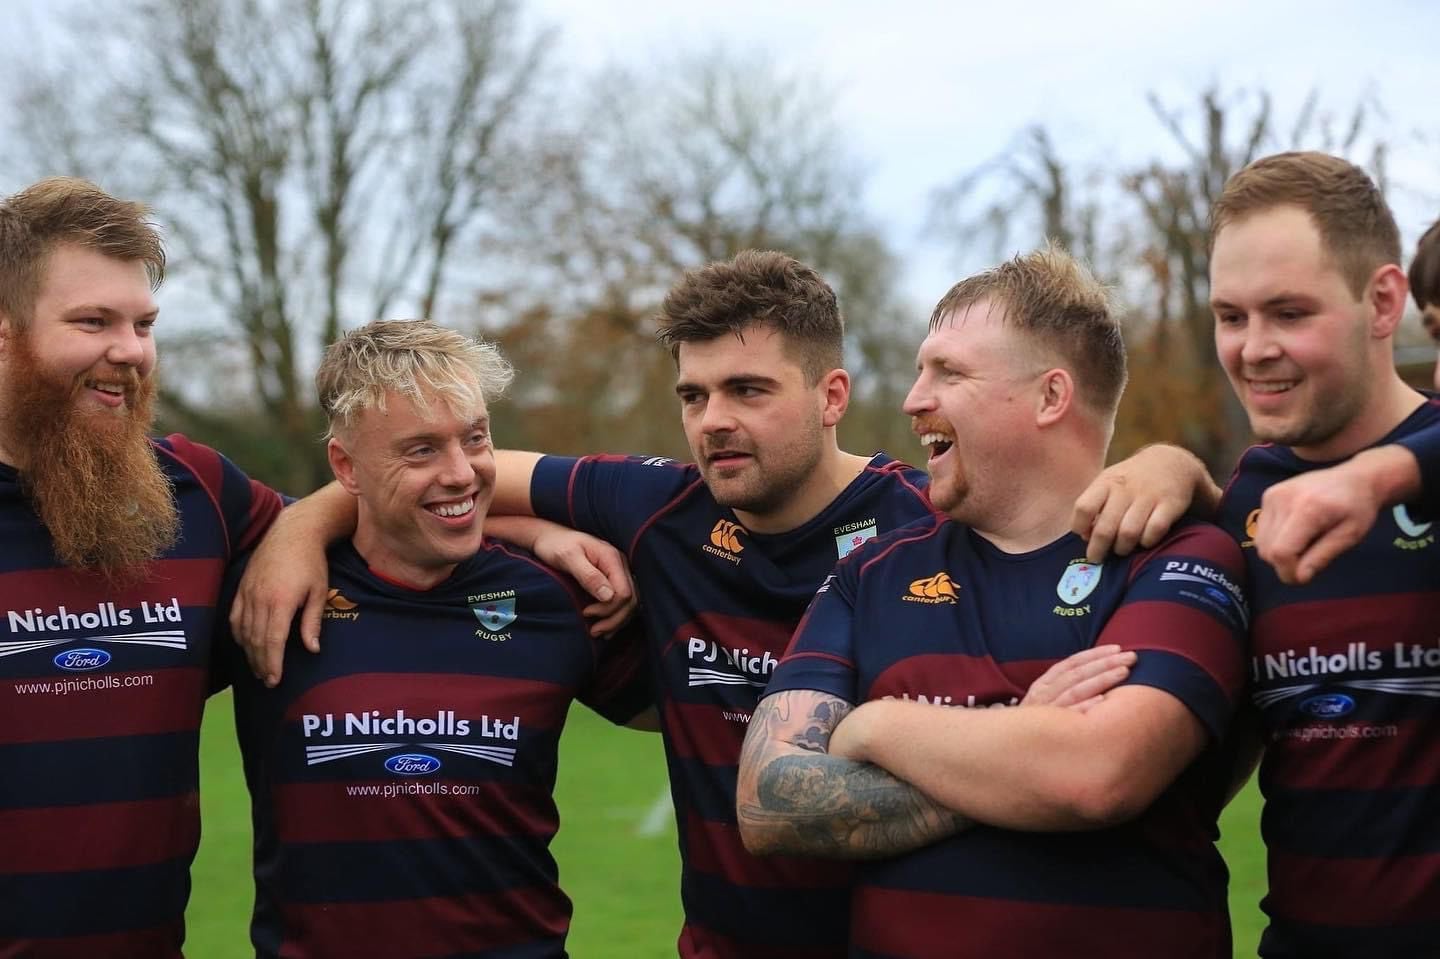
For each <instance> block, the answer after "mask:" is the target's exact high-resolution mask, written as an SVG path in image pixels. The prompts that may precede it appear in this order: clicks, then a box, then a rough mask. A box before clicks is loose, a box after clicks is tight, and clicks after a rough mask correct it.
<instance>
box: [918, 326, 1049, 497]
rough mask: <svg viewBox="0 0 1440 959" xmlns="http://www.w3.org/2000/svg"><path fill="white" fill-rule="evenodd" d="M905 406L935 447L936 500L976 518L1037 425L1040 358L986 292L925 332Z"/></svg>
mask: <svg viewBox="0 0 1440 959" xmlns="http://www.w3.org/2000/svg"><path fill="white" fill-rule="evenodd" d="M916 367H917V370H918V373H917V376H916V378H915V384H914V386H912V387H911V388H910V393H909V395H908V396H906V398H905V407H904V408H905V412H906V413H907V414H909V416H910V417H911V418H912V423H911V427H912V429H913V431H914V432H915V434H916V436H917V437H918V438H919V440H920V442H921V443H922V444H923V445H924V446H926V447H927V448H928V449H929V451H930V457H929V459H928V461H927V462H926V469H928V470H929V472H930V501H931V502H932V503H934V504H935V507H936V508H937V509H940V510H943V511H944V512H946V513H948V514H949V515H950V516H951V517H952V518H953V519H956V520H959V521H961V522H966V523H969V524H971V525H976V524H977V520H981V519H984V518H987V517H989V516H991V515H992V514H993V511H994V509H995V506H996V504H997V503H998V502H1001V501H1002V500H1003V499H1004V497H1005V490H1006V487H1007V486H1008V485H1009V484H1010V482H1011V480H1012V477H1011V476H1010V470H1009V469H1007V467H1008V466H1011V465H1013V464H1014V463H1015V462H1016V461H1017V460H1016V454H1017V453H1018V452H1019V451H1020V449H1021V448H1022V447H1023V446H1024V445H1025V444H1026V443H1027V442H1028V438H1029V437H1030V436H1032V435H1033V433H1034V429H1035V416H1034V412H1035V406H1034V402H1033V397H1032V395H1031V392H1030V391H1029V390H1028V389H1027V386H1028V385H1029V384H1031V383H1033V382H1034V381H1035V374H1036V373H1037V370H1038V369H1041V368H1043V366H1040V365H1039V364H1038V363H1037V361H1036V360H1035V358H1034V357H1033V355H1032V353H1031V351H1030V350H1029V349H1027V346H1026V344H1025V342H1024V341H1023V335H1022V334H1021V333H1020V332H1019V331H1017V330H1014V329H1012V328H1010V327H1008V326H1007V325H1006V324H1005V322H1004V311H1003V308H1001V307H998V306H994V305H992V301H990V300H988V299H986V300H981V301H979V302H977V303H974V304H972V305H970V306H967V307H965V308H963V309H962V310H961V311H959V313H958V315H956V314H950V315H948V316H947V317H944V318H942V321H941V322H940V323H939V324H937V325H936V327H935V328H934V329H933V330H932V331H931V332H930V335H928V336H927V337H925V340H924V342H923V343H921V344H920V352H919V355H918V356H917V358H916Z"/></svg>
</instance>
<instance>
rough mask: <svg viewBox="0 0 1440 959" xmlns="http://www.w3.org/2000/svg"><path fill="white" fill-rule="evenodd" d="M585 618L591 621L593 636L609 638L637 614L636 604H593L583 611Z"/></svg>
mask: <svg viewBox="0 0 1440 959" xmlns="http://www.w3.org/2000/svg"><path fill="white" fill-rule="evenodd" d="M583 612H584V615H585V618H586V619H588V620H591V623H590V635H591V636H609V635H611V634H612V633H614V632H615V631H616V630H617V629H619V628H620V627H621V626H624V625H625V623H626V621H627V620H629V619H630V616H631V615H632V614H633V613H634V612H635V604H634V603H633V602H627V603H618V604H617V603H613V602H611V603H591V604H590V605H589V606H587V607H585V609H584V610H583Z"/></svg>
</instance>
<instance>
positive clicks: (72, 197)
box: [0, 176, 165, 329]
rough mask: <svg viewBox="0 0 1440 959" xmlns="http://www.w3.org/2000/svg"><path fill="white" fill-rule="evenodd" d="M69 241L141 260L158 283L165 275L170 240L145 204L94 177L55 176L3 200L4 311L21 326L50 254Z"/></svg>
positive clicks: (0, 265)
mask: <svg viewBox="0 0 1440 959" xmlns="http://www.w3.org/2000/svg"><path fill="white" fill-rule="evenodd" d="M67 243H68V244H73V245H75V246H78V247H82V248H84V249H87V250H94V251H95V252H97V253H103V254H104V255H105V256H113V257H114V258H115V259H117V260H139V261H141V262H142V263H144V264H145V272H146V273H147V274H149V276H150V286H151V288H152V289H154V288H157V287H159V286H160V282H161V281H162V280H163V279H164V278H165V245H164V243H163V242H162V241H161V239H160V231H159V230H158V229H156V227H155V224H154V223H153V222H151V220H150V218H149V210H147V209H146V208H145V206H144V205H143V204H140V203H132V202H130V201H128V200H117V199H116V198H115V197H113V196H111V195H110V194H108V193H106V192H105V191H104V190H101V189H100V188H99V187H97V186H96V185H95V184H93V183H91V182H89V181H88V180H79V179H75V178H74V177H59V176H57V177H49V178H47V179H44V180H41V181H40V182H38V183H35V184H33V185H31V186H29V187H26V188H25V189H23V190H21V191H20V192H19V193H16V194H15V195H14V196H10V197H6V198H5V199H3V200H0V314H3V315H5V316H8V317H9V318H10V320H11V322H12V323H13V324H14V325H15V326H16V327H17V328H18V329H24V328H25V327H27V326H29V325H30V319H31V314H33V313H34V311H35V301H36V299H38V298H39V296H40V283H41V280H42V278H43V277H44V273H45V265H46V263H47V261H48V260H49V257H50V255H51V254H52V253H53V252H55V248H56V247H59V246H63V245H65V244H67Z"/></svg>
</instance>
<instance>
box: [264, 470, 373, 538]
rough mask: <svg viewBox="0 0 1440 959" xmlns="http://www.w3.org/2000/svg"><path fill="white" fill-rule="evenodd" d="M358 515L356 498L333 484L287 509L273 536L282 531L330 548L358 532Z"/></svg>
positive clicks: (280, 517) (279, 520)
mask: <svg viewBox="0 0 1440 959" xmlns="http://www.w3.org/2000/svg"><path fill="white" fill-rule="evenodd" d="M356 515H357V508H356V505H355V497H353V496H351V495H350V494H349V493H347V492H345V489H344V488H343V487H342V486H341V485H340V484H339V483H337V482H333V481H332V482H330V483H327V484H326V485H324V486H322V487H320V488H319V489H318V490H316V491H315V492H313V493H311V494H310V495H309V496H307V497H305V498H304V499H302V500H298V501H296V502H294V503H291V504H290V505H289V506H288V507H286V509H285V510H283V511H282V512H281V514H280V516H279V518H278V519H277V520H276V521H275V527H274V528H272V530H271V533H270V535H272V536H273V535H274V530H275V529H283V530H284V531H285V534H286V535H287V536H292V537H295V538H297V539H299V540H302V541H304V542H310V543H317V544H321V545H322V546H323V545H328V544H330V543H333V542H335V541H336V540H341V539H344V538H346V537H347V536H350V535H351V534H352V533H354V532H355V522H356Z"/></svg>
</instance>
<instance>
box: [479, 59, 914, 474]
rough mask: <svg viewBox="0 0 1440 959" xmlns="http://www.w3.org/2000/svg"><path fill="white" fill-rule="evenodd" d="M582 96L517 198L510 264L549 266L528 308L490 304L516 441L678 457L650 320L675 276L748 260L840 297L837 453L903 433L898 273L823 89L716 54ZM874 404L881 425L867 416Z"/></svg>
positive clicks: (663, 363) (762, 63)
mask: <svg viewBox="0 0 1440 959" xmlns="http://www.w3.org/2000/svg"><path fill="white" fill-rule="evenodd" d="M590 89H591V92H590V95H589V97H588V99H587V100H586V102H585V105H584V107H583V108H582V110H581V111H580V113H579V117H580V118H581V119H582V122H580V123H579V124H578V125H577V126H576V127H574V128H573V129H572V130H570V131H569V133H568V135H566V136H557V137H555V138H553V139H552V141H551V145H552V149H551V150H550V151H549V152H548V153H547V155H546V156H545V157H544V158H543V161H542V162H541V163H540V164H539V165H538V166H537V167H536V168H535V169H533V170H531V171H529V178H530V182H531V183H532V184H533V185H534V189H533V191H532V192H530V193H524V192H521V193H518V194H517V196H519V197H520V198H522V201H523V204H524V205H523V209H520V210H517V211H516V213H515V216H514V219H515V221H516V222H517V223H519V224H521V226H522V228H527V229H528V241H527V242H525V243H523V244H522V246H521V247H520V256H521V257H522V258H524V259H525V260H526V261H527V262H529V263H531V264H538V265H543V266H544V269H543V270H541V271H538V272H536V273H534V276H535V277H536V278H537V280H538V284H537V287H536V288H535V289H532V290H529V291H524V294H523V295H522V296H521V297H520V299H521V300H522V302H528V303H529V304H530V305H531V306H532V308H531V309H517V308H516V307H515V298H514V297H509V298H506V297H501V298H498V299H497V300H496V301H495V303H493V304H491V311H492V313H493V314H496V315H497V318H496V320H495V323H496V325H497V326H499V327H501V328H503V329H504V331H505V333H504V335H505V337H506V342H507V345H508V346H509V347H510V349H511V350H512V352H513V353H514V354H515V356H516V359H517V362H519V363H520V364H521V365H522V367H525V374H526V375H525V376H524V377H523V378H522V380H523V381H522V383H521V384H520V386H519V390H520V392H519V393H517V395H516V402H517V404H518V405H523V406H525V407H526V409H527V411H528V413H527V415H528V416H529V422H528V423H526V424H516V425H517V427H518V428H526V427H528V428H530V429H533V430H543V431H544V432H543V433H542V434H540V435H539V436H538V437H537V439H538V440H540V441H543V442H544V443H545V444H546V446H547V448H559V447H567V448H570V449H572V450H579V449H588V448H590V447H591V446H592V445H593V444H594V443H595V442H596V440H595V437H600V436H603V437H605V438H606V441H607V442H609V443H612V444H615V445H616V446H620V447H622V448H634V449H642V448H643V449H649V450H654V451H659V452H671V453H675V454H679V453H681V452H683V445H682V443H681V442H680V437H679V433H678V431H677V430H676V429H675V427H674V423H675V412H674V400H673V398H672V389H671V387H672V385H673V382H674V371H673V367H672V366H671V363H670V359H669V357H667V356H665V355H664V354H663V353H662V352H661V351H660V350H658V348H657V347H656V346H655V343H654V324H653V322H652V320H651V317H652V316H653V313H654V311H655V309H656V307H657V306H658V303H659V300H660V298H661V297H662V296H663V294H664V292H665V290H666V289H667V288H668V287H669V286H670V284H671V283H673V282H674V280H675V279H676V278H677V277H678V275H679V274H680V272H681V271H683V270H685V269H687V268H689V267H693V266H697V265H700V264H703V263H706V262H709V261H713V260H719V259H725V258H728V257H731V256H733V255H735V254H736V253H738V252H740V251H741V250H744V249H754V248H758V249H779V250H784V251H786V252H788V253H791V254H792V255H794V256H796V257H797V258H799V259H801V260H803V261H805V262H806V263H808V264H810V265H812V266H814V267H815V268H816V269H818V270H820V271H821V273H822V274H824V275H825V276H826V277H827V279H829V280H830V281H831V282H832V283H833V284H834V285H835V287H836V289H837V292H838V293H839V294H840V298H841V303H842V309H843V310H844V312H845V315H846V320H847V324H848V329H849V331H850V341H851V342H850V351H849V361H850V364H851V369H852V372H854V373H855V374H856V380H857V390H856V402H855V412H853V413H852V415H851V417H850V418H849V419H848V420H847V424H848V425H847V427H846V429H847V441H849V442H852V443H855V444H859V445H861V446H865V445H870V444H872V443H874V444H876V445H883V444H885V443H888V442H890V441H891V440H893V439H894V438H895V437H897V436H898V435H901V434H903V432H904V425H905V424H904V421H903V419H902V418H901V417H900V415H899V412H898V407H899V398H898V396H897V395H896V392H897V391H896V386H895V384H896V383H897V382H898V381H899V380H907V381H908V368H909V364H910V358H911V356H913V353H912V352H911V351H912V350H913V347H914V343H915V341H916V340H917V339H918V334H917V335H916V336H915V337H910V336H905V335H904V334H901V340H902V341H903V343H904V354H905V355H904V356H903V358H901V359H899V360H898V370H899V372H898V373H897V372H896V369H897V354H896V351H895V350H893V349H886V348H885V345H886V341H887V340H888V339H893V338H894V337H895V335H896V334H895V332H894V323H895V322H896V321H897V318H898V317H899V316H900V315H901V312H902V311H901V310H900V308H899V307H897V305H896V293H895V280H896V267H895V263H894V259H893V256H892V255H891V254H890V253H889V251H888V249H887V246H886V243H885V241H884V239H883V237H881V235H880V234H879V232H878V230H877V229H876V228H875V227H874V226H873V225H872V224H871V223H870V222H869V220H868V217H867V216H866V215H865V213H864V211H863V208H862V205H861V201H860V195H861V190H860V187H861V181H862V177H861V175H860V172H859V169H858V165H857V164H856V163H855V162H854V160H853V159H851V154H850V152H849V150H848V149H847V146H846V141H845V139H844V137H843V136H842V135H841V131H840V128H839V126H838V125H837V124H836V122H835V120H834V112H833V103H834V98H833V95H832V93H831V91H829V90H828V89H826V88H825V87H824V85H823V84H821V83H819V82H817V80H816V79H815V78H814V77H812V76H807V75H801V74H793V73H785V72H783V71H780V70H777V69H776V68H774V67H773V66H772V65H771V64H770V62H769V61H767V60H766V59H765V58H764V57H763V56H759V55H756V56H738V55H736V54H734V53H731V52H728V51H723V50H722V51H718V52H713V53H710V54H707V55H704V56H700V57H695V58H690V59H685V60H680V61H677V62H675V63H673V64H671V65H668V66H663V67H658V68H656V69H655V70H654V72H652V73H634V72H624V71H618V70H612V71H607V72H606V73H605V74H604V75H603V76H602V77H600V78H599V79H598V80H596V81H595V82H593V83H591V84H590ZM537 304H538V305H537ZM502 313H503V314H504V315H499V314H502ZM917 329H918V328H917ZM872 403H873V404H876V406H877V408H878V407H883V408H884V414H883V416H881V415H876V416H867V415H865V414H864V412H863V409H862V408H863V407H865V406H866V405H867V404H872ZM546 411H551V412H553V414H554V419H553V420H551V419H547V412H546ZM530 414H533V415H530ZM877 427H879V429H880V431H881V432H879V433H877V432H875V430H876V428H877Z"/></svg>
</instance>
